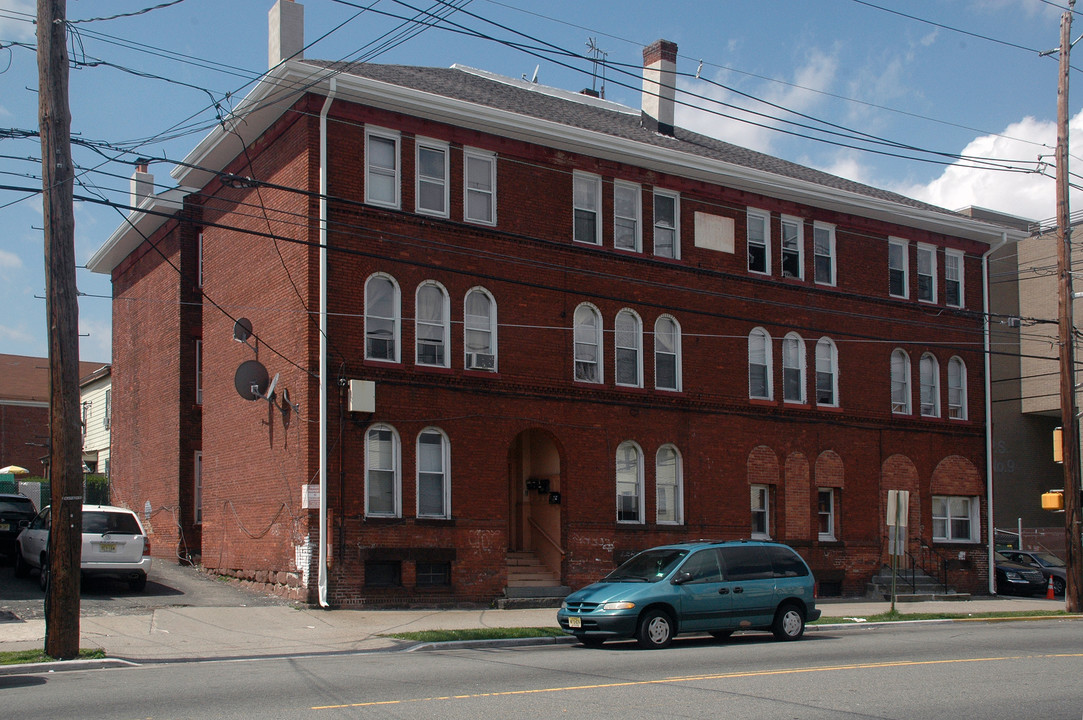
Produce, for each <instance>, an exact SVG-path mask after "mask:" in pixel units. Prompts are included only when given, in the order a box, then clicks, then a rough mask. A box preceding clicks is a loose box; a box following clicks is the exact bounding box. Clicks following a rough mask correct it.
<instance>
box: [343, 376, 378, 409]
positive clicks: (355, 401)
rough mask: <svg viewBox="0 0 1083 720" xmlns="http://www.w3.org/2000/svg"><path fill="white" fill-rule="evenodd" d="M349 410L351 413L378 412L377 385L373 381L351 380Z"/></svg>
mask: <svg viewBox="0 0 1083 720" xmlns="http://www.w3.org/2000/svg"><path fill="white" fill-rule="evenodd" d="M347 409H349V411H350V412H361V413H372V412H376V383H374V382H373V381H372V380H351V381H350V397H349V401H348V403H347Z"/></svg>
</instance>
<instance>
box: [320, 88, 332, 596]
mask: <svg viewBox="0 0 1083 720" xmlns="http://www.w3.org/2000/svg"><path fill="white" fill-rule="evenodd" d="M335 90H336V85H335V79H334V78H331V80H330V86H329V87H328V89H327V99H326V100H324V103H323V109H322V110H320V532H319V543H320V549H319V564H320V565H319V573H318V575H317V580H316V582H317V588H318V590H319V599H320V607H330V606H329V605H328V603H327V380H328V377H327V113H328V112H329V111H330V110H331V103H332V102H333V101H334V99H335Z"/></svg>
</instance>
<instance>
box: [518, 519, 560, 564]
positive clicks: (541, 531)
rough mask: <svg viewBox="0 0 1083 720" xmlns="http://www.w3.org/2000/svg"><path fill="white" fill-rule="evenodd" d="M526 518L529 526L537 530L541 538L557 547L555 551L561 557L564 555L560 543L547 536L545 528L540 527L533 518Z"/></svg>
mask: <svg viewBox="0 0 1083 720" xmlns="http://www.w3.org/2000/svg"><path fill="white" fill-rule="evenodd" d="M527 520H529V521H530V526H531V527H532V528H534V529H535V530H537V531H538V534H539V535H541V536H542V537H543V538H545V539H546V540H547V541H549V544H550V545H552V546H553V547H555V548H556V549H557V552H559V553H560V556H561V557H564V554H565V553H564V548H562V547H561V546H560V543H558V542H557V541H556V540H554V539H553V538H551V537H549V533H547V532H545V530H543V529H542V526H541V525H539V524H538V521H537V520H535V519H534V518H527Z"/></svg>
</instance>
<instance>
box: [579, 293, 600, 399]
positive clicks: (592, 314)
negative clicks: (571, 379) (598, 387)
mask: <svg viewBox="0 0 1083 720" xmlns="http://www.w3.org/2000/svg"><path fill="white" fill-rule="evenodd" d="M574 332H575V379H576V380H579V381H580V382H592V383H600V382H602V377H603V374H602V315H601V313H599V312H598V308H596V307H594V306H593V305H588V304H587V303H584V304H582V305H580V306H579V307H577V308H576V309H575V330H574Z"/></svg>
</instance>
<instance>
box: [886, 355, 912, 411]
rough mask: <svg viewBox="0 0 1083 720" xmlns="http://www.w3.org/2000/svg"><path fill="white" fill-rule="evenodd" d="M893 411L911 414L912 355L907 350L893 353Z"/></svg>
mask: <svg viewBox="0 0 1083 720" xmlns="http://www.w3.org/2000/svg"><path fill="white" fill-rule="evenodd" d="M891 412H893V413H895V414H897V415H909V414H910V356H909V355H907V354H906V351H905V350H895V351H894V352H892V353H891Z"/></svg>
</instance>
